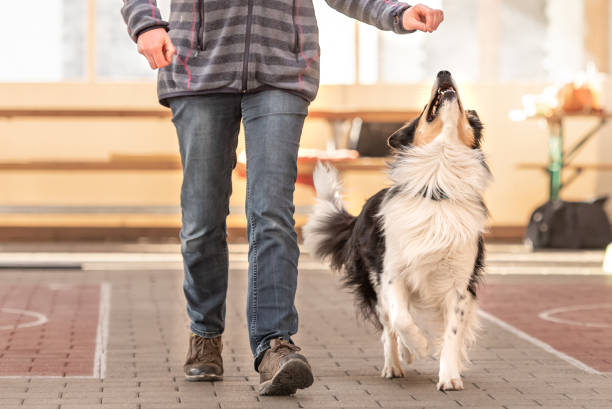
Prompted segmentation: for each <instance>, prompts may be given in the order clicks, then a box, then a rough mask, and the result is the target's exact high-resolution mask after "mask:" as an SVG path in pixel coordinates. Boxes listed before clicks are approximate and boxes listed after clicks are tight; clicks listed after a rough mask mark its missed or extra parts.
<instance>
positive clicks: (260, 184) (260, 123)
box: [170, 90, 308, 369]
mask: <svg viewBox="0 0 612 409" xmlns="http://www.w3.org/2000/svg"><path fill="white" fill-rule="evenodd" d="M170 107H171V109H172V115H173V118H172V121H173V122H174V125H175V126H176V130H177V133H178V139H179V147H180V152H181V160H182V166H183V184H182V188H181V211H182V227H181V233H180V238H181V252H182V254H183V262H184V270H185V280H184V284H183V289H184V292H185V297H186V299H187V314H188V315H189V318H190V320H191V326H190V328H191V331H192V332H193V333H195V334H197V335H200V336H203V337H207V338H211V337H215V336H217V335H220V334H222V333H223V330H224V328H225V298H226V292H227V276H228V264H229V260H228V248H227V229H226V222H225V218H226V216H227V215H228V214H229V198H230V195H231V193H232V179H231V174H232V169H233V168H234V167H235V166H236V146H237V143H238V132H239V129H240V120H241V119H242V121H243V124H244V131H245V139H246V154H247V192H246V216H247V223H248V225H247V236H248V240H249V286H248V297H247V322H248V330H249V340H250V344H251V350H252V352H253V355H254V356H255V362H256V369H257V363H258V361H259V359H260V358H261V357H262V355H263V352H265V351H266V349H268V348H269V342H270V340H272V339H274V338H284V339H286V340H289V341H290V340H291V336H292V335H294V334H295V333H296V332H297V328H298V314H297V310H296V308H295V305H294V299H295V291H296V288H297V263H298V257H299V248H298V245H297V235H296V232H295V221H294V219H293V213H294V210H295V207H294V204H293V192H294V189H295V181H296V178H297V155H298V147H299V142H300V136H301V133H302V126H303V124H304V119H305V118H306V115H307V113H308V102H307V101H306V100H304V99H303V98H300V97H298V96H296V95H294V94H291V93H288V92H285V91H281V90H267V91H261V92H258V93H254V94H246V95H240V94H210V95H202V96H185V97H177V98H173V99H171V100H170Z"/></svg>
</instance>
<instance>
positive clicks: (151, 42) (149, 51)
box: [138, 28, 176, 70]
mask: <svg viewBox="0 0 612 409" xmlns="http://www.w3.org/2000/svg"><path fill="white" fill-rule="evenodd" d="M138 52H139V53H140V54H142V55H144V56H145V57H147V60H148V61H149V65H150V66H151V68H152V69H154V70H155V69H157V68H164V67H166V66H168V65H169V64H170V63H171V62H172V56H173V55H174V54H176V48H174V45H173V44H172V40H170V36H169V35H168V33H167V32H166V30H165V29H163V28H156V29H153V30H149V31H145V32H144V33H142V34H141V35H139V36H138Z"/></svg>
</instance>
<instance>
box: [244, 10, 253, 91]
mask: <svg viewBox="0 0 612 409" xmlns="http://www.w3.org/2000/svg"><path fill="white" fill-rule="evenodd" d="M248 4H249V5H248V14H247V24H246V38H245V44H244V56H243V60H242V93H243V94H245V93H246V92H247V85H248V76H249V49H250V48H251V24H252V23H253V0H248Z"/></svg>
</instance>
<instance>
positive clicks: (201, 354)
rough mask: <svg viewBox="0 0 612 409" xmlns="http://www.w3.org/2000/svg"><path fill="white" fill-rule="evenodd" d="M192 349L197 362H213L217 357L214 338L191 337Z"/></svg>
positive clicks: (217, 352)
mask: <svg viewBox="0 0 612 409" xmlns="http://www.w3.org/2000/svg"><path fill="white" fill-rule="evenodd" d="M193 338H194V344H193V349H194V350H195V355H196V358H197V359H198V360H204V361H207V362H210V361H214V360H215V359H216V358H217V355H219V351H218V348H217V342H216V338H205V337H201V336H199V335H195V334H194V335H193Z"/></svg>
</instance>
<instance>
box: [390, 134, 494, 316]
mask: <svg viewBox="0 0 612 409" xmlns="http://www.w3.org/2000/svg"><path fill="white" fill-rule="evenodd" d="M453 140H454V139H451V138H445V137H444V135H440V137H439V138H437V140H436V141H434V142H432V143H430V144H428V145H426V146H423V147H413V148H412V149H410V150H407V151H405V152H402V153H401V156H400V157H399V158H398V160H397V162H396V163H395V164H394V165H393V168H392V170H391V174H390V177H391V179H392V180H393V182H394V189H395V192H394V193H393V194H390V195H389V197H388V198H387V199H386V200H385V201H384V202H383V204H382V206H381V208H380V212H379V216H380V217H381V222H382V227H383V229H384V231H385V247H386V253H387V254H386V256H385V268H384V270H385V272H384V276H385V277H383V281H385V280H389V279H394V278H400V277H399V276H401V278H403V279H405V280H406V281H407V284H408V285H409V287H410V288H413V289H419V292H420V293H421V294H420V297H418V298H420V299H422V301H423V302H424V303H425V304H433V303H436V301H437V300H434V299H432V298H438V297H437V295H438V294H439V295H443V294H444V293H445V291H448V289H449V288H450V287H452V286H453V285H454V282H455V280H460V281H464V280H466V279H469V276H470V274H471V270H472V268H473V260H474V257H475V254H476V251H477V248H476V245H475V244H476V243H477V241H478V237H479V235H480V234H482V232H483V230H484V227H485V223H486V219H487V215H486V211H485V210H484V205H483V203H482V199H481V194H482V192H483V191H484V189H485V187H486V185H487V184H488V182H489V178H490V176H489V172H488V170H487V169H486V168H485V167H483V164H482V159H483V158H482V153H481V152H480V151H479V150H478V151H477V150H473V149H469V148H467V147H466V146H465V145H461V144H459V143H453V142H452V141H453ZM432 195H433V196H434V197H436V199H437V200H434V199H432Z"/></svg>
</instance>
